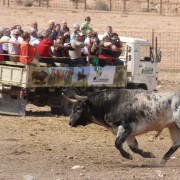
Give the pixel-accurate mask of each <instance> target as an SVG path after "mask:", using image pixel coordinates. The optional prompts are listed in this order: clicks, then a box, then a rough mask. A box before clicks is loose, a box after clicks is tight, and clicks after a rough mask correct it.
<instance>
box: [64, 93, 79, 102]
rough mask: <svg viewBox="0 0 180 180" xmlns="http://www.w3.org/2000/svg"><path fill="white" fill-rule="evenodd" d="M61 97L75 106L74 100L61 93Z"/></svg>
mask: <svg viewBox="0 0 180 180" xmlns="http://www.w3.org/2000/svg"><path fill="white" fill-rule="evenodd" d="M62 96H63V97H64V98H65V99H66V100H67V101H68V102H69V103H71V104H75V103H76V102H77V100H76V99H71V98H69V97H68V96H66V95H65V94H64V93H62Z"/></svg>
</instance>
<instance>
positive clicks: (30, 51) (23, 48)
mask: <svg viewBox="0 0 180 180" xmlns="http://www.w3.org/2000/svg"><path fill="white" fill-rule="evenodd" d="M22 38H23V42H21V44H20V57H19V61H20V62H21V63H23V64H30V63H34V64H36V65H37V64H38V62H37V60H36V59H35V58H34V56H35V52H36V47H34V46H32V45H30V44H29V41H30V33H29V32H23V34H22Z"/></svg>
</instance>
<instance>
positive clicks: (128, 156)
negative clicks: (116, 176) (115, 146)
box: [121, 153, 133, 160]
mask: <svg viewBox="0 0 180 180" xmlns="http://www.w3.org/2000/svg"><path fill="white" fill-rule="evenodd" d="M121 155H122V156H123V157H124V158H126V159H129V160H132V159H133V157H132V156H131V155H130V154H129V153H123V154H121Z"/></svg>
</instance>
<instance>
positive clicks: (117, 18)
mask: <svg viewBox="0 0 180 180" xmlns="http://www.w3.org/2000/svg"><path fill="white" fill-rule="evenodd" d="M0 11H1V18H0V24H1V26H5V27H10V26H12V25H14V24H22V25H23V27H24V28H27V27H28V26H29V24H30V22H32V21H33V20H37V21H38V23H39V25H40V28H43V27H46V26H47V22H48V20H49V19H55V20H56V21H61V20H62V19H67V21H68V22H69V24H72V23H73V22H80V21H82V20H83V19H84V17H85V16H86V15H90V16H91V17H92V19H93V21H92V26H94V28H95V29H98V30H99V33H102V32H103V30H104V28H105V27H106V25H107V24H112V25H113V27H114V28H115V29H117V30H118V29H124V30H127V31H130V30H137V31H138V30H139V29H142V30H144V31H146V30H148V29H150V28H153V27H154V28H157V30H160V31H161V30H167V31H179V28H180V21H179V17H165V16H139V15H136V16H134V15H133V16H127V17H124V16H122V15H121V14H115V13H111V14H107V13H97V12H94V13H93V12H90V13H88V12H79V13H78V12H65V11H63V12H62V11H61V12H59V11H48V10H38V9H35V10H33V9H29V10H28V9H23V10H22V9H16V10H15V9H6V8H3V9H2V8H1V10H0ZM117 23H119V24H117ZM159 88H160V90H175V89H180V84H175V83H171V82H167V81H164V82H163V83H161V84H160V87H159ZM0 117H1V118H0V119H1V120H0V147H1V148H0V180H20V179H23V177H24V176H25V175H28V174H29V175H31V176H33V177H34V179H37V180H85V179H89V180H120V179H122V180H131V179H142V180H146V179H148V180H149V179H152V180H154V179H155V180H157V179H163V180H164V179H167V180H169V179H171V180H178V179H180V150H178V151H177V152H176V153H175V154H174V155H173V156H172V157H171V159H170V160H169V161H168V163H167V165H166V166H164V167H161V166H159V164H158V162H159V160H160V158H161V157H162V156H163V154H164V153H165V152H166V151H167V150H168V149H169V147H170V144H171V141H170V139H169V134H168V131H167V130H164V131H163V132H162V134H161V135H160V137H158V138H157V139H156V140H154V139H153V137H154V135H155V132H151V133H149V134H146V135H142V136H139V137H138V141H139V145H140V147H141V148H142V149H144V150H146V151H151V152H153V153H154V154H155V155H156V158H155V159H143V158H142V157H140V156H138V155H135V154H133V153H131V154H132V155H133V158H134V159H133V160H131V161H130V160H126V159H124V158H122V157H121V156H120V155H119V153H118V151H117V150H116V148H115V147H114V140H115V137H114V136H113V135H112V134H111V133H110V132H109V131H107V130H106V129H104V128H103V127H100V126H97V125H89V126H86V127H78V128H70V127H69V125H68V121H69V118H68V117H55V116H53V115H51V113H50V109H49V108H48V107H45V108H37V107H35V106H33V105H28V107H27V116H26V117H14V116H4V115H1V116H0ZM125 148H126V149H127V151H130V150H129V149H128V147H127V146H126V145H125ZM72 167H76V168H74V169H72Z"/></svg>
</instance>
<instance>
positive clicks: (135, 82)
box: [119, 37, 160, 91]
mask: <svg viewBox="0 0 180 180" xmlns="http://www.w3.org/2000/svg"><path fill="white" fill-rule="evenodd" d="M120 40H121V41H122V43H123V51H122V54H121V56H120V57H119V58H120V59H121V60H122V61H123V62H124V64H125V65H127V73H128V84H127V88H130V89H145V90H149V91H153V90H156V86H157V75H158V63H159V62H160V57H159V56H158V58H157V55H155V53H154V52H156V51H155V50H154V48H153V47H152V46H151V44H150V42H149V41H148V40H145V39H138V38H127V37H120ZM159 55H160V52H159Z"/></svg>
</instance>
